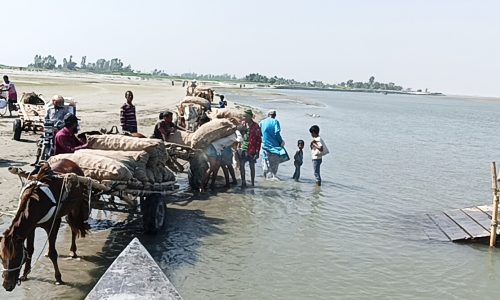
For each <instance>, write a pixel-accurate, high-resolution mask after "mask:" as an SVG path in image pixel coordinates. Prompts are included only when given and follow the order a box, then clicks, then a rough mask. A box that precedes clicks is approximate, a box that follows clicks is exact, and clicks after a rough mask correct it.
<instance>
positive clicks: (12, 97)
mask: <svg viewBox="0 0 500 300" xmlns="http://www.w3.org/2000/svg"><path fill="white" fill-rule="evenodd" d="M3 81H4V83H3V84H2V85H1V90H2V91H6V92H7V101H8V102H9V113H10V115H11V116H12V111H13V110H17V107H16V105H15V103H17V91H16V86H15V85H14V83H13V82H10V81H9V76H7V75H5V76H4V77H3Z"/></svg>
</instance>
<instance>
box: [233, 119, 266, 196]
mask: <svg viewBox="0 0 500 300" xmlns="http://www.w3.org/2000/svg"><path fill="white" fill-rule="evenodd" d="M243 116H244V118H245V119H244V120H243V122H242V125H243V127H242V130H243V131H245V133H243V132H242V133H241V134H242V135H243V142H242V143H240V145H239V149H238V157H239V160H240V175H241V187H242V188H245V187H246V186H247V183H246V180H245V163H246V162H248V164H249V165H250V176H251V180H252V186H255V162H256V161H257V159H258V158H259V151H260V145H261V143H262V139H261V133H260V127H259V125H258V124H257V123H255V122H254V121H253V112H252V110H251V109H247V110H245V112H244V114H243Z"/></svg>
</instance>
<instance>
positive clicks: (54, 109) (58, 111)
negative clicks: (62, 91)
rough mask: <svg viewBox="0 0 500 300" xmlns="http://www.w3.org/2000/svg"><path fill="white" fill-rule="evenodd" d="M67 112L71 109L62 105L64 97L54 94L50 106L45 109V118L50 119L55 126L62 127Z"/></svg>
mask: <svg viewBox="0 0 500 300" xmlns="http://www.w3.org/2000/svg"><path fill="white" fill-rule="evenodd" d="M68 113H71V111H70V109H69V108H68V107H66V106H64V98H63V97H62V96H60V95H54V97H52V106H50V107H49V108H48V109H47V114H46V115H45V120H46V121H52V122H53V123H54V127H55V128H57V129H61V128H62V127H64V116H66V115H67V114H68Z"/></svg>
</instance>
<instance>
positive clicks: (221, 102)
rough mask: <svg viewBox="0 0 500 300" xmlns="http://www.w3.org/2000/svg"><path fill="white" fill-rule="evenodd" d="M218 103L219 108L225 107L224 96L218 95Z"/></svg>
mask: <svg viewBox="0 0 500 300" xmlns="http://www.w3.org/2000/svg"><path fill="white" fill-rule="evenodd" d="M219 97H220V101H219V108H224V107H226V105H227V102H226V101H225V100H224V95H219Z"/></svg>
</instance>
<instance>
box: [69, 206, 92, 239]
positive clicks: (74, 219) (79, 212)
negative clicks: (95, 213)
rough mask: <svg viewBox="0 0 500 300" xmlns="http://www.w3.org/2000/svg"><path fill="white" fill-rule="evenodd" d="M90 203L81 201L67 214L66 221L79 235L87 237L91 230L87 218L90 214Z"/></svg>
mask: <svg viewBox="0 0 500 300" xmlns="http://www.w3.org/2000/svg"><path fill="white" fill-rule="evenodd" d="M89 209H90V208H89V204H88V202H87V201H81V202H80V206H79V207H77V208H76V209H74V210H72V211H71V212H70V213H69V214H68V215H67V216H66V221H67V222H68V224H69V226H70V227H71V231H73V232H74V233H75V234H76V235H77V236H78V237H85V235H86V234H87V233H89V231H90V227H89V225H88V223H87V222H85V221H87V219H88V216H89Z"/></svg>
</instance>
